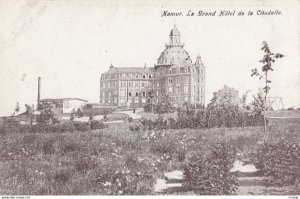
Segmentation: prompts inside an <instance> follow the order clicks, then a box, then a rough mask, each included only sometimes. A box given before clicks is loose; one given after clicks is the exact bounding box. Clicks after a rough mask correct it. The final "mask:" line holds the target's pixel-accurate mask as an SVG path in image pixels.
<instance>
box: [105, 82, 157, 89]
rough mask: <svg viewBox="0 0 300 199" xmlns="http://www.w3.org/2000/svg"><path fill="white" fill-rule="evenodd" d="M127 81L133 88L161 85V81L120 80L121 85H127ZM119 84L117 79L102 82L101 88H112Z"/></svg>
mask: <svg viewBox="0 0 300 199" xmlns="http://www.w3.org/2000/svg"><path fill="white" fill-rule="evenodd" d="M126 82H128V87H129V88H132V87H135V88H138V87H140V86H141V87H146V86H149V87H152V86H156V87H159V82H151V81H142V82H139V81H121V82H120V86H121V87H126ZM117 86H118V82H117V81H110V82H101V83H100V87H101V88H111V87H117Z"/></svg>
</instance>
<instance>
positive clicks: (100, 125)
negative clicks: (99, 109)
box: [90, 120, 106, 130]
mask: <svg viewBox="0 0 300 199" xmlns="http://www.w3.org/2000/svg"><path fill="white" fill-rule="evenodd" d="M90 125H91V129H92V130H94V129H103V128H105V127H106V125H105V124H104V123H103V122H102V121H95V120H93V121H91V124H90Z"/></svg>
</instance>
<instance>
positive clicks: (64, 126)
mask: <svg viewBox="0 0 300 199" xmlns="http://www.w3.org/2000/svg"><path fill="white" fill-rule="evenodd" d="M55 126H56V127H57V131H58V132H60V133H64V132H74V131H75V130H76V128H75V126H74V123H73V122H65V123H61V124H55Z"/></svg>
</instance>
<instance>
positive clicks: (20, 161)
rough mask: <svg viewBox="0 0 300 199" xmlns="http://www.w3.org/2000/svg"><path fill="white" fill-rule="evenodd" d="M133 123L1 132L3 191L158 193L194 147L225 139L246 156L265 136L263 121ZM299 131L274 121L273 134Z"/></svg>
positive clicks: (273, 138)
mask: <svg viewBox="0 0 300 199" xmlns="http://www.w3.org/2000/svg"><path fill="white" fill-rule="evenodd" d="M130 125H131V124H130V123H128V124H127V123H124V124H114V125H110V126H109V127H108V128H106V129H101V130H89V131H85V132H73V133H62V134H60V133H46V134H40V133H36V134H30V133H29V134H1V135H0V140H1V145H0V168H1V169H0V176H1V178H0V194H1V195H12V194H17V195H27V194H29V195H44V194H46V195H49V194H63V195H70V194H76V195H80V194H84V195H88V194H89V195H90V194H91V195H100V194H132V193H137V194H154V193H153V190H152V186H153V182H154V180H155V179H156V178H158V177H162V176H163V172H165V171H172V170H174V169H182V166H183V164H184V163H185V162H186V161H187V160H188V159H189V157H190V156H191V155H192V154H193V153H194V152H196V151H201V150H202V151H203V150H207V148H209V146H210V145H211V144H212V143H214V142H217V141H220V140H225V141H226V142H228V144H230V145H232V146H234V147H236V149H237V150H238V157H237V158H238V159H241V160H243V159H247V158H248V155H249V154H250V153H252V152H254V151H255V150H256V148H257V146H258V145H259V144H260V143H261V142H262V137H263V134H262V132H263V128H262V127H247V128H213V129H179V130H160V131H155V132H143V131H140V132H132V131H130V130H129V126H130ZM299 132H300V124H285V125H282V124H281V125H276V124H275V125H272V126H269V127H268V134H267V140H268V141H270V142H277V141H279V140H280V139H288V140H291V141H293V142H295V143H298V144H300V135H299ZM150 133H152V135H151V136H148V135H149V134H150ZM118 176H120V177H118ZM124 176H125V177H124ZM125 178H126V180H127V181H126V182H125V181H124V179H125ZM128 179H129V180H128ZM141 179H143V180H141ZM122 180H123V181H122ZM131 182H132V185H131V184H130V183H131ZM134 182H135V183H134ZM124 183H125V184H124ZM133 189H134V190H133ZM124 190H125V191H126V192H125V191H124Z"/></svg>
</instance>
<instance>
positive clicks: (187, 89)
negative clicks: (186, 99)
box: [168, 85, 204, 94]
mask: <svg viewBox="0 0 300 199" xmlns="http://www.w3.org/2000/svg"><path fill="white" fill-rule="evenodd" d="M168 91H169V93H173V87H169V89H168ZM200 92H201V93H204V87H200ZM174 93H175V94H178V93H181V92H180V86H176V87H175V90H174ZM183 93H184V94H188V93H189V86H188V85H185V86H184V87H183ZM192 93H196V86H193V87H192Z"/></svg>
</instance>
